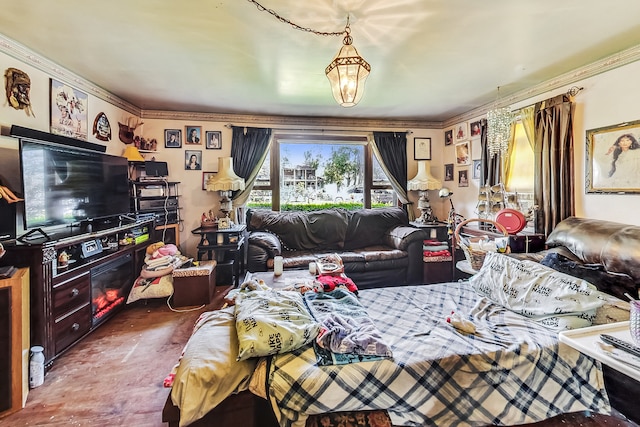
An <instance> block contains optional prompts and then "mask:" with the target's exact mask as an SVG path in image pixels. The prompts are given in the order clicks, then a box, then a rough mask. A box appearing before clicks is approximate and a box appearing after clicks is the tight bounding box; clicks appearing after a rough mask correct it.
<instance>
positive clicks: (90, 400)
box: [0, 287, 228, 427]
mask: <svg viewBox="0 0 640 427" xmlns="http://www.w3.org/2000/svg"><path fill="white" fill-rule="evenodd" d="M227 290H228V289H227V287H217V288H216V297H215V298H214V301H213V302H212V303H211V304H210V305H208V306H207V307H205V308H202V309H198V310H196V311H189V312H173V311H171V310H170V309H169V307H168V306H167V304H166V299H156V300H149V301H146V302H145V301H138V302H136V303H134V304H131V305H128V306H126V307H125V308H124V309H123V310H122V311H121V312H119V313H118V314H116V315H115V316H114V318H112V319H109V320H108V321H107V322H105V323H104V324H103V325H102V326H100V327H99V328H98V329H96V330H95V331H94V332H93V333H92V334H90V335H89V336H87V337H86V338H85V339H84V340H82V341H81V342H79V343H78V344H76V345H75V346H73V347H72V348H71V349H69V350H68V351H67V352H66V353H64V354H63V355H62V356H60V357H58V358H57V359H56V360H55V361H54V363H53V366H52V367H51V369H50V370H49V371H48V372H47V374H46V376H45V382H44V384H43V385H42V386H40V387H38V388H35V389H32V390H30V392H29V396H28V399H27V404H26V407H25V408H23V409H22V410H21V411H19V412H17V413H15V414H12V415H9V416H7V417H5V418H1V419H0V425H1V426H11V427H18V426H45V425H46V426H135V427H159V426H166V424H163V423H162V419H161V415H162V407H163V406H164V403H165V400H166V398H167V396H168V394H169V389H167V388H164V387H163V380H164V378H165V377H166V376H167V374H169V373H170V372H171V368H172V367H173V366H174V365H175V364H176V363H177V361H178V358H179V357H180V354H181V353H182V349H183V348H184V345H185V344H186V342H187V340H188V338H189V336H190V335H191V331H192V328H193V325H194V323H195V321H196V319H197V318H198V316H199V315H200V313H202V312H203V311H205V310H209V309H213V308H216V307H219V306H220V301H222V296H223V295H224V294H225V293H226V291H227ZM177 310H184V309H182V308H180V309H177Z"/></svg>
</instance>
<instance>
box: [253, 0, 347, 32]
mask: <svg viewBox="0 0 640 427" xmlns="http://www.w3.org/2000/svg"><path fill="white" fill-rule="evenodd" d="M247 1H248V2H249V3H253V4H255V5H256V7H257V8H258V10H259V11H261V12H269V13H270V14H271V15H273V16H274V17H275V18H276V19H277V20H278V21H280V22H284V23H285V24H289V25H291V26H292V27H293V28H295V29H296V30H300V31H306V32H307V33H313V34H317V35H319V36H341V35H343V34H344V33H345V32H346V28H345V30H344V31H339V32H338V31H334V32H327V31H317V30H314V29H313V28H307V27H302V26H300V25H298V24H296V23H294V22H291V21H290V20H288V19H287V18H283V17H282V16H280V15H278V13H277V12H276V11H274V10H273V9H267V8H266V7H264V6H263V5H261V4H260V3H258V2H257V1H256V0H247ZM348 26H349V18H348V17H347V27H348Z"/></svg>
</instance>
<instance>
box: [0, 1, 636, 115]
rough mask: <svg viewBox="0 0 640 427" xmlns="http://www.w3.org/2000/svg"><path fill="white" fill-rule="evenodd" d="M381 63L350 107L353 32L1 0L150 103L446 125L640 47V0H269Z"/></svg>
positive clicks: (30, 40)
mask: <svg viewBox="0 0 640 427" xmlns="http://www.w3.org/2000/svg"><path fill="white" fill-rule="evenodd" d="M258 1H260V2H261V3H262V4H263V5H264V6H265V7H266V8H269V9H272V10H273V11H275V12H276V13H278V14H279V15H281V16H282V17H284V18H286V19H289V20H291V21H292V22H294V23H296V24H298V25H300V26H302V27H308V28H312V29H314V30H317V31H325V32H334V31H342V30H343V29H344V26H345V23H346V17H347V15H349V16H350V17H351V30H352V32H351V34H352V36H353V40H354V43H353V44H354V46H355V47H356V48H357V49H358V51H359V53H360V54H361V55H362V56H363V57H364V58H365V59H366V60H367V61H368V62H369V63H370V64H371V68H372V71H371V74H370V76H369V78H368V80H367V87H366V92H365V95H364V98H363V99H362V101H361V102H360V104H358V105H357V106H355V107H352V108H343V107H340V106H339V105H337V104H336V102H335V101H334V100H333V97H332V96H331V91H330V89H329V85H328V80H327V79H326V77H325V75H324V69H325V67H326V66H327V65H328V64H329V62H330V61H331V60H332V58H333V56H334V55H335V54H336V53H337V51H338V49H339V48H340V46H341V44H342V37H338V36H320V35H315V34H312V33H308V32H303V31H299V30H296V29H294V28H293V27H292V26H291V25H289V24H286V23H283V22H280V21H278V20H277V19H276V18H274V17H273V16H272V15H271V14H269V13H267V12H264V11H259V10H258V8H257V7H256V6H255V5H254V4H252V3H251V2H249V1H248V0H208V1H205V0H183V1H175V0H174V1H171V0H133V1H131V0H108V1H104V0H56V1H43V0H19V1H18V0H0V33H2V34H3V35H5V36H7V37H8V38H10V39H13V40H14V41H16V42H18V43H20V44H22V45H24V46H26V47H27V48H29V49H30V50H32V51H34V52H35V53H37V54H39V55H42V56H43V57H46V58H48V59H49V60H51V61H53V62H55V63H57V64H59V65H60V66H62V67H64V68H66V69H68V70H70V71H71V72H73V73H76V74H78V75H80V76H82V77H83V78H85V79H87V80H88V81H90V82H92V83H93V84H95V85H97V86H99V87H101V88H103V89H105V90H107V91H109V92H111V93H113V94H115V95H117V96H118V97H120V98H122V99H123V100H125V101H127V102H129V103H131V104H133V105H135V106H137V107H139V108H140V109H143V110H163V111H183V112H184V111H187V112H206V113H241V114H266V115H289V116H313V117H340V118H369V119H419V120H425V121H432V122H442V121H446V120H447V119H450V118H452V117H455V116H457V115H460V114H463V113H465V112H468V111H470V110H473V109H476V108H478V107H481V106H483V105H486V104H489V103H491V102H493V101H494V100H495V99H496V93H497V87H498V86H500V94H501V96H507V95H509V94H513V93H516V92H519V91H522V90H525V89H527V88H529V87H532V86H535V85H539V84H540V83H542V82H545V81H548V80H549V79H552V78H554V77H556V76H558V75H561V74H564V73H567V72H569V71H571V70H574V69H577V68H580V67H583V66H585V65H587V64H591V63H593V62H595V61H598V60H601V59H603V58H605V57H607V56H609V55H611V54H613V53H616V52H619V51H622V50H624V49H627V48H630V47H633V46H637V45H640V19H639V18H640V1H637V0H608V1H603V0H485V1H482V2H481V1H478V0H475V1H474V0H447V1H444V0H342V1H341V0H306V1H301V0H297V1H294V0H258Z"/></svg>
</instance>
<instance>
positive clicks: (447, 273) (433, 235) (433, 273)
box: [410, 221, 454, 284]
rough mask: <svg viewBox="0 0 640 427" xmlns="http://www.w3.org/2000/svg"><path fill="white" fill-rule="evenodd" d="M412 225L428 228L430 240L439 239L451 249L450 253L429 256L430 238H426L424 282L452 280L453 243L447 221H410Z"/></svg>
mask: <svg viewBox="0 0 640 427" xmlns="http://www.w3.org/2000/svg"><path fill="white" fill-rule="evenodd" d="M410 224H411V226H413V227H416V228H421V229H423V230H427V232H428V233H429V240H437V241H439V242H442V243H446V246H447V248H448V250H449V255H446V256H444V255H438V256H427V255H426V253H427V252H429V247H428V245H427V242H428V240H425V242H424V244H423V248H422V249H423V254H424V255H423V257H422V260H423V267H422V268H423V270H422V271H423V272H422V283H425V284H432V283H442V282H450V281H451V280H452V279H453V275H454V266H453V256H452V255H451V253H452V252H451V251H452V248H451V243H450V241H449V231H448V228H447V223H446V222H433V223H430V222H427V223H422V222H416V221H412V222H410Z"/></svg>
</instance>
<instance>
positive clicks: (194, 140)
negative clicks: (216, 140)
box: [185, 126, 202, 145]
mask: <svg viewBox="0 0 640 427" xmlns="http://www.w3.org/2000/svg"><path fill="white" fill-rule="evenodd" d="M185 132H186V135H185V138H186V139H185V144H192V145H193V144H202V142H201V141H202V126H185Z"/></svg>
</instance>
